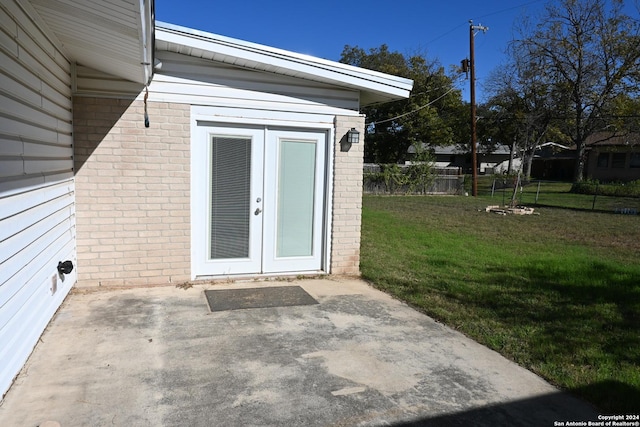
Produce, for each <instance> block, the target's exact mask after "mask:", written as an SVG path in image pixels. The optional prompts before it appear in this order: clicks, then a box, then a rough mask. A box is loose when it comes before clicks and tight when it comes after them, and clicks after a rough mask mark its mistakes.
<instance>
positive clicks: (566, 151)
mask: <svg viewBox="0 0 640 427" xmlns="http://www.w3.org/2000/svg"><path fill="white" fill-rule="evenodd" d="M575 164H576V149H575V147H573V148H571V147H567V146H565V145H562V144H558V143H555V142H545V143H544V144H540V146H539V147H538V148H537V149H536V152H535V154H534V157H533V162H532V164H531V177H532V178H537V179H544V180H556V181H567V180H572V179H573V171H574V169H575Z"/></svg>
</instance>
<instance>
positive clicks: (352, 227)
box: [330, 116, 364, 275]
mask: <svg viewBox="0 0 640 427" xmlns="http://www.w3.org/2000/svg"><path fill="white" fill-rule="evenodd" d="M335 127H336V142H335V147H334V148H335V154H334V159H333V162H334V163H333V165H334V175H333V217H332V225H333V229H332V231H331V266H330V273H331V274H345V275H358V274H360V224H361V219H362V164H363V161H364V117H347V116H338V117H336V120H335ZM352 127H354V128H356V129H357V130H358V131H359V132H360V143H359V144H353V145H351V146H349V145H348V144H347V143H346V138H345V134H346V133H347V131H348V130H349V129H351V128H352Z"/></svg>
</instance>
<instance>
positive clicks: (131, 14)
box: [30, 0, 154, 84]
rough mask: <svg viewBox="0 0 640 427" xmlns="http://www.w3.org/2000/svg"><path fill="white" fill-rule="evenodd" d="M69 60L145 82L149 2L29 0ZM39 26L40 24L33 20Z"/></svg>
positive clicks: (148, 59) (150, 56) (148, 63)
mask: <svg viewBox="0 0 640 427" xmlns="http://www.w3.org/2000/svg"><path fill="white" fill-rule="evenodd" d="M30 3H31V5H32V6H33V8H34V9H35V11H36V12H37V16H35V17H34V19H36V20H42V21H43V22H44V24H45V26H46V27H48V28H49V29H50V30H51V32H53V34H52V36H53V37H55V38H57V39H58V40H57V41H58V42H59V43H57V44H58V46H61V48H62V50H63V53H64V55H65V56H67V59H69V60H70V61H72V62H77V63H79V64H82V65H85V66H87V67H91V68H93V69H96V70H100V71H104V72H107V73H109V74H112V75H114V76H118V77H121V78H123V79H126V80H129V81H134V82H137V83H142V84H146V83H148V82H149V80H150V78H151V75H152V63H153V34H154V28H153V27H154V16H153V5H154V2H153V0H118V1H104V0H30ZM38 23H39V22H38Z"/></svg>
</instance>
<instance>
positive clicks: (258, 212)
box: [253, 208, 262, 215]
mask: <svg viewBox="0 0 640 427" xmlns="http://www.w3.org/2000/svg"><path fill="white" fill-rule="evenodd" d="M260 212H262V209H260V208H256V210H255V212H254V213H253V214H254V215H260Z"/></svg>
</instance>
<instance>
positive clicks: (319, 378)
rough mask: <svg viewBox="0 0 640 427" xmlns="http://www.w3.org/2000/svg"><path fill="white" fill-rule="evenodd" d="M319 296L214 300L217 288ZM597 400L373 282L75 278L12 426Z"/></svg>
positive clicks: (487, 420)
mask: <svg viewBox="0 0 640 427" xmlns="http://www.w3.org/2000/svg"><path fill="white" fill-rule="evenodd" d="M283 285H298V286H301V287H302V288H304V289H305V290H306V291H307V292H308V293H309V294H310V295H311V296H313V297H314V298H315V299H316V300H317V301H318V302H319V304H316V305H306V306H293V307H276V308H258V309H246V310H234V311H221V312H214V313H212V312H210V311H209V307H208V305H207V302H206V299H205V296H204V290H206V289H228V288H232V287H257V286H283ZM577 420H594V421H595V420H597V413H596V411H595V410H594V409H593V408H591V407H590V406H589V405H588V404H586V403H584V402H581V401H579V400H577V399H575V398H573V397H571V396H569V395H567V394H565V393H562V392H560V391H558V390H557V389H556V388H554V387H553V386H551V385H549V384H548V383H546V382H545V381H543V380H542V379H540V378H539V377H537V376H536V375H534V374H532V373H531V372H529V371H527V370H525V369H523V368H520V367H519V366H517V365H515V364H514V363H512V362H510V361H508V360H506V359H505V358H503V357H502V356H500V355H499V354H497V353H495V352H493V351H491V350H489V349H487V348H485V347H483V346H481V345H479V344H477V343H476V342H474V341H472V340H470V339H468V338H466V337H465V336H463V335H462V334H460V333H458V332H456V331H454V330H452V329H450V328H448V327H445V326H443V325H441V324H439V323H437V322H434V321H433V320H432V319H430V318H428V317H427V316H424V315H422V314H420V313H418V312H417V311H415V310H413V309H412V308H410V307H408V306H407V305H405V304H403V303H401V302H399V301H396V300H394V299H392V298H390V297H389V296H387V295H386V294H384V293H381V292H379V291H377V290H374V289H373V288H371V287H370V286H368V285H367V284H366V283H364V282H362V281H359V280H352V279H339V278H324V279H310V280H302V281H292V282H283V281H268V282H238V283H225V284H215V285H196V286H193V287H191V288H187V289H182V288H178V287H174V286H165V287H144V288H129V289H110V290H104V289H98V290H82V289H79V290H75V291H74V292H73V293H72V294H71V295H70V296H69V297H68V298H67V300H66V301H65V303H64V304H63V306H62V308H61V309H60V311H59V312H58V314H57V315H56V317H55V318H54V320H53V321H52V323H51V324H50V325H49V328H48V329H47V331H46V332H45V334H44V335H43V336H42V339H41V342H40V343H39V345H38V346H37V347H36V349H35V351H34V352H33V354H32V355H31V358H30V359H29V361H28V362H27V364H26V366H25V367H24V369H23V371H22V373H21V374H20V376H19V377H18V378H17V380H16V382H15V383H14V385H13V387H12V388H11V389H10V390H9V392H8V393H7V395H6V396H5V399H4V401H3V402H2V404H1V406H0V425H2V426H38V425H44V423H45V422H47V421H49V422H53V424H54V425H56V423H59V425H61V426H103V425H116V426H306V427H308V426H389V425H392V426H422V425H424V426H443V425H444V426H457V425H486V426H494V425H532V426H546V425H549V426H552V425H553V423H554V421H563V422H564V421H577Z"/></svg>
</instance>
